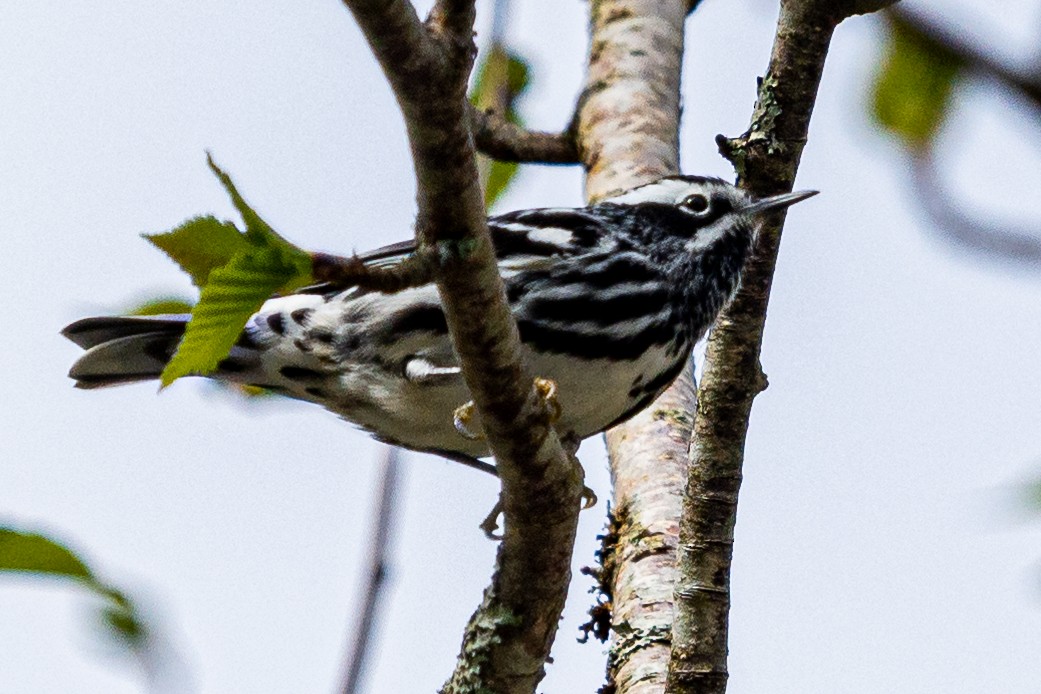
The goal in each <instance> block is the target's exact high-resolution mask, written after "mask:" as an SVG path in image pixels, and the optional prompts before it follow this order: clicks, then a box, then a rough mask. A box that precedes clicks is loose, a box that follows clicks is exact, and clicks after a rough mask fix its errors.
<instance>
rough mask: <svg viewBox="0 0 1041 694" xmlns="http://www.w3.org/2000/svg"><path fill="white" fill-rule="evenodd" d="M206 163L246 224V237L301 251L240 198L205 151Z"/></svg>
mask: <svg viewBox="0 0 1041 694" xmlns="http://www.w3.org/2000/svg"><path fill="white" fill-rule="evenodd" d="M206 163H207V164H208V165H209V167H210V170H211V171H213V173H214V174H215V175H216V176H217V180H219V181H220V183H221V185H222V186H224V190H226V191H228V195H229V196H230V197H231V203H232V204H233V205H234V206H235V209H236V210H238V211H239V214H240V215H242V221H243V222H244V223H245V224H246V234H245V235H246V239H247V240H248V241H249V242H251V243H253V244H256V245H259V246H267V247H272V248H276V247H277V248H280V249H281V250H283V251H285V252H287V253H289V252H293V251H297V252H301V253H302V251H300V249H298V248H297V247H296V246H294V245H293V244H291V243H289V242H288V241H286V240H285V239H284V238H282V237H281V236H279V235H278V233H277V232H275V230H274V229H272V228H271V225H269V224H268V223H267V222H265V221H264V220H263V219H261V218H260V215H258V214H257V213H256V211H254V210H253V208H252V207H250V206H249V205H248V204H246V201H245V200H243V199H242V196H241V195H240V194H239V191H238V189H237V188H236V187H235V184H234V183H232V181H231V176H229V175H228V174H226V173H224V171H223V169H221V168H220V167H219V166H217V164H216V162H214V161H213V156H212V155H211V154H210V153H209V152H207V153H206Z"/></svg>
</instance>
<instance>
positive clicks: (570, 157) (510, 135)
mask: <svg viewBox="0 0 1041 694" xmlns="http://www.w3.org/2000/svg"><path fill="white" fill-rule="evenodd" d="M468 115H469V118H470V127H471V129H472V130H473V135H474V142H475V144H476V145H477V149H478V150H479V151H480V152H481V153H482V154H487V155H488V156H489V157H492V158H493V159H498V160H499V161H515V162H520V163H527V164H577V163H578V161H579V160H578V149H577V148H576V147H575V137H574V133H573V132H571V131H570V130H565V131H563V132H559V133H548V132H542V131H538V130H528V129H526V128H524V127H523V126H520V125H517V124H516V123H511V122H510V121H508V120H506V118H504V117H503V116H502V115H501V114H500V113H498V112H496V111H481V110H479V109H476V108H474V107H472V106H471V107H470V108H469V111H468Z"/></svg>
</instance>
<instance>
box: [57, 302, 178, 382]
mask: <svg viewBox="0 0 1041 694" xmlns="http://www.w3.org/2000/svg"><path fill="white" fill-rule="evenodd" d="M187 323H188V315H187V314H185V315H176V316H111V317H108V316H106V317H99V318H84V319H82V320H78V321H76V322H75V323H73V324H71V325H69V326H68V327H66V328H65V329H64V330H62V332H61V334H62V335H64V336H65V337H67V338H69V339H70V340H72V341H73V342H75V343H76V344H77V345H79V346H80V347H82V348H84V349H85V350H87V351H86V353H84V354H83V356H81V357H80V358H79V359H78V360H76V363H75V364H73V365H72V368H71V369H70V370H69V377H70V378H73V379H75V380H76V387H77V388H104V387H106V386H116V385H122V384H124V383H134V382H136V381H146V380H149V379H153V378H159V375H160V374H161V373H162V372H163V368H164V367H165V366H166V363H167V362H168V361H170V358H171V357H173V353H174V351H175V350H176V349H177V343H178V342H180V341H181V337H182V336H183V335H184V326H185V325H187Z"/></svg>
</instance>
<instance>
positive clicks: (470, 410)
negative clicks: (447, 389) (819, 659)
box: [452, 400, 484, 441]
mask: <svg viewBox="0 0 1041 694" xmlns="http://www.w3.org/2000/svg"><path fill="white" fill-rule="evenodd" d="M476 411H477V408H476V406H475V405H474V401H473V400H471V401H470V402H468V403H466V404H465V405H460V406H459V407H457V408H455V412H453V413H452V424H454V425H455V430H456V431H458V432H459V435H460V436H462V437H463V438H464V439H469V440H470V441H480V440H481V439H483V438H484V435H483V434H481V433H479V432H475V431H474V430H473V429H471V428H470V424H471V422H473V419H474V413H475V412H476Z"/></svg>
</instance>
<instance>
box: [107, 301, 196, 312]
mask: <svg viewBox="0 0 1041 694" xmlns="http://www.w3.org/2000/svg"><path fill="white" fill-rule="evenodd" d="M192 306H194V304H193V303H192V302H191V301H188V300H187V299H178V298H176V297H170V298H165V297H164V298H156V299H149V300H147V301H144V302H142V303H139V304H137V305H136V306H134V307H133V308H131V309H129V310H127V311H124V312H123V313H125V314H127V315H130V316H166V315H174V314H180V313H191V312H192Z"/></svg>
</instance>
